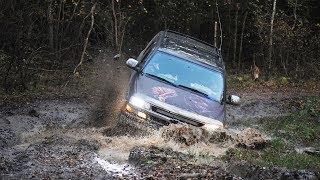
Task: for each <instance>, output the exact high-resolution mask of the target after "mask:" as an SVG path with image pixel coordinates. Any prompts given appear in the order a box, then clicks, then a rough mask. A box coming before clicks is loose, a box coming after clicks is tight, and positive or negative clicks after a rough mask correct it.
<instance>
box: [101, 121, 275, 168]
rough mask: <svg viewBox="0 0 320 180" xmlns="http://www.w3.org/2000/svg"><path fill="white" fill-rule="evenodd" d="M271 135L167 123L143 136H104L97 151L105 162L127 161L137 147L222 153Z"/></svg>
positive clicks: (263, 141) (263, 142) (262, 142)
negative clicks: (103, 145)
mask: <svg viewBox="0 0 320 180" xmlns="http://www.w3.org/2000/svg"><path fill="white" fill-rule="evenodd" d="M269 140H270V138H268V137H267V136H266V135H263V134H262V133H260V132H259V131H257V130H256V129H251V128H248V129H245V130H244V131H241V132H238V133H235V132H233V131H230V130H227V129H219V130H217V131H215V132H211V133H210V132H208V131H206V130H204V129H201V128H197V127H193V126H190V125H169V126H165V127H162V128H160V129H159V130H154V131H153V132H152V133H151V134H149V135H146V136H139V137H133V136H117V137H109V138H107V141H108V142H107V143H106V145H105V146H106V147H104V148H101V149H100V150H99V154H100V155H102V156H103V157H105V159H107V160H108V161H116V162H126V161H127V160H128V158H129V153H130V150H131V149H133V148H134V147H136V146H144V147H150V146H155V147H158V148H169V149H172V150H173V151H176V152H180V153H184V154H188V155H193V156H203V155H206V156H214V157H218V156H221V155H224V154H225V153H226V152H227V150H228V149H230V148H234V147H236V146H242V147H247V148H259V147H264V146H266V145H267V144H268V142H269Z"/></svg>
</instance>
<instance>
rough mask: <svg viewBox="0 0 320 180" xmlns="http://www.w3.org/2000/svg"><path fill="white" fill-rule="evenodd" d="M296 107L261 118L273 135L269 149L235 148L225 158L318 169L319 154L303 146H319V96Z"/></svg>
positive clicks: (289, 167) (266, 131)
mask: <svg viewBox="0 0 320 180" xmlns="http://www.w3.org/2000/svg"><path fill="white" fill-rule="evenodd" d="M296 106H299V107H297V108H298V110H297V111H296V112H295V113H292V114H290V115H288V116H285V117H279V118H276V119H264V120H261V121H260V123H259V124H258V126H259V128H260V130H261V131H263V132H265V133H266V134H268V135H270V136H271V137H272V140H271V142H270V144H269V146H268V147H267V148H264V149H262V150H251V149H244V148H235V149H231V150H230V151H228V153H227V155H225V156H223V157H222V159H223V160H224V161H227V162H230V163H231V162H239V161H247V162H248V163H251V164H257V165H261V166H266V167H275V166H277V167H285V168H288V169H309V170H315V171H319V170H320V155H319V154H313V153H312V152H309V153H306V152H304V149H305V148H310V147H312V148H314V149H315V150H319V149H320V97H310V98H308V99H305V100H301V101H300V102H299V103H297V104H296Z"/></svg>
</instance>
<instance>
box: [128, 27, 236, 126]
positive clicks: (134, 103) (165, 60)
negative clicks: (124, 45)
mask: <svg viewBox="0 0 320 180" xmlns="http://www.w3.org/2000/svg"><path fill="white" fill-rule="evenodd" d="M126 64H127V66H129V67H130V68H131V69H132V70H133V71H132V74H131V78H130V82H129V90H128V93H127V96H126V100H127V103H126V104H125V106H124V108H123V113H124V114H125V115H126V116H127V117H129V119H127V120H130V121H129V122H128V123H137V124H140V125H150V124H158V125H168V124H170V123H187V124H191V125H194V126H198V127H204V128H206V129H210V130H212V129H217V128H219V127H222V126H223V125H224V122H225V118H226V103H230V104H237V103H238V102H239V97H237V96H228V97H227V95H226V70H225V64H224V62H223V60H222V56H221V53H220V52H219V50H218V49H217V48H215V47H214V46H212V45H210V44H208V43H206V42H203V41H201V40H198V39H196V38H193V37H190V36H188V35H184V34H181V33H178V32H174V31H170V30H166V31H161V32H159V33H158V34H157V35H156V36H155V37H154V38H153V39H152V40H151V41H150V42H149V44H148V45H147V47H146V48H145V49H144V50H143V51H142V52H141V53H140V55H139V56H138V58H137V59H132V58H130V59H128V60H127V62H126Z"/></svg>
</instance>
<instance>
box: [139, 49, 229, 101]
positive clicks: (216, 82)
mask: <svg viewBox="0 0 320 180" xmlns="http://www.w3.org/2000/svg"><path fill="white" fill-rule="evenodd" d="M143 73H145V74H149V75H151V76H153V77H159V79H162V80H165V81H168V82H170V83H172V84H174V85H176V86H179V87H181V88H185V89H189V90H194V91H195V92H198V93H200V94H204V95H206V96H207V97H208V98H210V99H213V100H215V101H218V102H221V100H222V97H223V88H224V80H223V75H222V74H221V73H220V72H218V71H215V70H213V69H209V68H206V67H204V66H201V65H198V64H196V63H193V62H190V61H187V60H185V59H182V58H179V57H176V56H174V55H171V54H168V53H165V52H162V51H157V52H156V53H155V54H154V55H153V57H152V58H151V59H150V61H149V62H148V64H147V65H146V66H145V68H144V70H143Z"/></svg>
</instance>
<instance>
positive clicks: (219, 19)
mask: <svg viewBox="0 0 320 180" xmlns="http://www.w3.org/2000/svg"><path fill="white" fill-rule="evenodd" d="M216 13H217V15H218V21H219V30H220V44H219V50H221V47H222V42H223V39H222V38H223V37H222V27H221V26H222V25H221V18H220V12H219V5H218V0H216ZM216 47H217V46H216Z"/></svg>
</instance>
